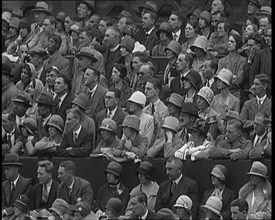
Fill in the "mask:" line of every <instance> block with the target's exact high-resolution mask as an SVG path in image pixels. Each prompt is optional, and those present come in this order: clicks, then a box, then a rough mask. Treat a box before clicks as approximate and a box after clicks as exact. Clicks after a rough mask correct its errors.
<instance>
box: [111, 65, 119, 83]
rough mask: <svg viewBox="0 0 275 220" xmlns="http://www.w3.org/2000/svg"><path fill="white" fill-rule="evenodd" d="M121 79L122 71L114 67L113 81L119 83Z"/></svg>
mask: <svg viewBox="0 0 275 220" xmlns="http://www.w3.org/2000/svg"><path fill="white" fill-rule="evenodd" d="M119 80H120V72H119V71H118V70H117V69H116V68H115V67H113V71H112V82H114V83H117V82H118V81H119Z"/></svg>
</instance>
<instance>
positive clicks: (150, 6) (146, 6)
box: [138, 1, 158, 14]
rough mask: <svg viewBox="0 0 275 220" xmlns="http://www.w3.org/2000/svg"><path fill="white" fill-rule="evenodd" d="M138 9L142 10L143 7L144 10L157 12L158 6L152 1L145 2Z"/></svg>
mask: <svg viewBox="0 0 275 220" xmlns="http://www.w3.org/2000/svg"><path fill="white" fill-rule="evenodd" d="M138 9H139V11H140V12H142V10H143V9H145V10H146V11H150V12H154V13H156V14H157V13H158V7H157V5H156V3H155V2H153V1H147V2H145V4H144V5H141V6H139V7H138Z"/></svg>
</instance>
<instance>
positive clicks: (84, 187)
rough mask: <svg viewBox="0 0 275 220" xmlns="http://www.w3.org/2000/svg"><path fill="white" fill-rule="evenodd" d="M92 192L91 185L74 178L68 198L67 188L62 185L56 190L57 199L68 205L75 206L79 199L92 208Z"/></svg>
mask: <svg viewBox="0 0 275 220" xmlns="http://www.w3.org/2000/svg"><path fill="white" fill-rule="evenodd" d="M93 195H94V193H93V190H92V186H91V183H90V182H88V181H87V180H85V179H82V178H80V177H75V179H74V184H73V189H72V192H71V196H69V190H68V187H67V186H66V185H64V184H60V185H59V186H58V188H57V198H60V199H63V200H65V201H66V202H67V203H68V204H69V205H75V204H76V203H77V199H78V198H81V201H83V202H84V201H85V202H87V203H88V204H89V205H90V206H91V207H93V201H94V200H93Z"/></svg>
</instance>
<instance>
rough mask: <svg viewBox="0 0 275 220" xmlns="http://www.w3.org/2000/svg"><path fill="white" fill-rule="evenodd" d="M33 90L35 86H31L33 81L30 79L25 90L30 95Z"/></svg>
mask: <svg viewBox="0 0 275 220" xmlns="http://www.w3.org/2000/svg"><path fill="white" fill-rule="evenodd" d="M34 90H35V88H34V86H33V82H32V81H31V82H30V84H29V85H28V87H27V91H26V92H27V93H28V94H29V95H30V97H33V95H34Z"/></svg>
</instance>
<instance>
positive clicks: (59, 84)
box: [54, 77, 68, 94]
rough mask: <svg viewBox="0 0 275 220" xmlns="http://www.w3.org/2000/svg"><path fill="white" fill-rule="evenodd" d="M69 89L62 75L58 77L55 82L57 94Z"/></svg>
mask: <svg viewBox="0 0 275 220" xmlns="http://www.w3.org/2000/svg"><path fill="white" fill-rule="evenodd" d="M67 89H68V85H67V84H66V83H65V82H64V79H63V78H62V77H57V78H56V80H55V83H54V91H55V92H56V93H57V94H63V92H65V91H66V90H67Z"/></svg>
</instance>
